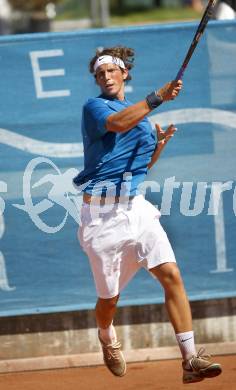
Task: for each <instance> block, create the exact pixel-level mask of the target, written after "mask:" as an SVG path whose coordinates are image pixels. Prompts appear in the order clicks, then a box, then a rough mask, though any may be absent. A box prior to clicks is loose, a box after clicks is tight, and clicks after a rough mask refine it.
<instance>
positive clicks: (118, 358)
mask: <svg viewBox="0 0 236 390" xmlns="http://www.w3.org/2000/svg"><path fill="white" fill-rule="evenodd" d="M98 338H99V341H100V343H101V346H102V350H103V360H104V363H105V365H106V366H107V368H108V370H110V371H111V372H112V374H113V375H115V376H124V375H125V373H126V363H125V359H124V356H123V354H122V352H121V350H120V348H121V343H120V342H119V341H115V342H113V343H111V344H106V343H104V341H103V340H102V339H101V337H100V335H99V332H98Z"/></svg>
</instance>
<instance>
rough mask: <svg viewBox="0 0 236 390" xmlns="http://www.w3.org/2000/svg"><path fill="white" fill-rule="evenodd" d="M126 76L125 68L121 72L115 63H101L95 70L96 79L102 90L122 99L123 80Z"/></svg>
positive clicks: (106, 93)
mask: <svg viewBox="0 0 236 390" xmlns="http://www.w3.org/2000/svg"><path fill="white" fill-rule="evenodd" d="M127 76H128V71H127V69H124V71H123V72H122V70H121V68H120V67H119V66H118V65H115V64H102V65H101V66H99V67H98V69H97V71H96V81H97V84H98V85H99V87H100V88H101V90H102V92H103V93H104V94H105V95H107V96H111V97H115V98H118V99H120V98H121V99H124V96H123V95H124V81H125V80H126V78H127Z"/></svg>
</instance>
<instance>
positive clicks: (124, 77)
mask: <svg viewBox="0 0 236 390" xmlns="http://www.w3.org/2000/svg"><path fill="white" fill-rule="evenodd" d="M128 75H129V71H128V69H123V80H124V81H125V80H127V77H128Z"/></svg>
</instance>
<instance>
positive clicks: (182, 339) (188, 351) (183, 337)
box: [175, 331, 196, 360]
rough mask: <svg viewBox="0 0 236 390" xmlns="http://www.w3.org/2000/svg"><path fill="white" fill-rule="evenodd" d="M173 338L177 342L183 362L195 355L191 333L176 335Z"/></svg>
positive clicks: (192, 334)
mask: <svg viewBox="0 0 236 390" xmlns="http://www.w3.org/2000/svg"><path fill="white" fill-rule="evenodd" d="M175 336H176V339H177V341H178V344H179V347H180V351H181V354H182V357H183V360H189V359H191V357H192V356H193V355H196V348H195V344H194V333H193V331H190V332H183V333H177V334H176V335H175Z"/></svg>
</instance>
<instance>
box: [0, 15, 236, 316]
mask: <svg viewBox="0 0 236 390" xmlns="http://www.w3.org/2000/svg"><path fill="white" fill-rule="evenodd" d="M196 26H197V25H196V23H185V24H174V25H162V26H148V27H138V28H127V29H109V30H88V31H85V32H76V33H57V34H53V33H51V34H36V35H22V36H11V37H2V38H1V39H0V69H1V77H0V101H1V104H0V316H8V315H20V314H27V313H40V312H55V311H68V310H77V309H83V308H92V307H93V306H94V304H95V301H96V293H95V288H94V284H93V279H92V274H91V271H90V269H89V264H88V260H87V257H86V255H85V254H84V253H83V252H82V250H81V248H80V246H79V243H78V241H77V228H78V224H79V222H80V206H81V195H79V196H78V194H76V192H75V189H74V187H73V186H72V184H71V180H72V178H73V177H74V176H75V175H76V173H77V172H78V171H80V170H81V169H82V168H83V146H82V138H81V131H80V122H81V109H82V105H83V104H84V102H85V101H86V99H88V98H89V97H92V96H96V95H98V93H99V91H98V88H97V86H96V84H95V81H94V78H93V76H92V75H91V74H90V73H89V71H88V63H89V61H90V59H91V57H92V56H93V55H94V53H95V50H96V49H97V48H98V47H110V46H113V45H126V46H129V47H132V48H134V49H135V66H134V68H133V70H132V80H131V82H129V84H127V86H126V95H127V98H128V99H129V100H131V101H133V102H137V101H139V100H142V99H144V97H145V96H146V95H147V94H148V93H149V92H151V91H152V90H154V89H157V88H159V87H161V86H162V85H163V84H164V83H165V82H167V81H169V80H171V79H174V78H175V76H176V74H177V71H178V69H179V67H180V65H181V63H182V60H183V58H184V56H185V54H186V51H187V49H188V46H189V44H190V42H191V40H192V37H193V34H194V32H195V29H196ZM149 119H150V121H151V123H152V125H153V127H154V125H155V123H160V124H161V125H162V126H163V127H165V126H167V125H168V124H169V123H174V124H176V125H177V127H178V132H177V133H176V135H175V137H174V139H173V140H171V142H170V143H169V144H168V146H167V148H166V150H165V151H164V153H163V155H162V156H161V159H160V161H158V163H157V164H156V166H154V167H153V168H152V169H151V170H150V172H149V174H148V176H147V180H146V182H145V184H144V186H143V192H144V193H145V196H146V197H147V198H148V199H149V200H151V201H152V203H153V204H155V205H156V206H157V207H159V208H160V210H161V212H162V218H161V222H162V224H163V226H164V228H165V229H166V231H167V233H168V236H169V238H170V241H171V243H172V245H173V248H174V251H175V254H176V257H177V261H178V263H179V266H180V269H181V271H182V275H183V278H184V281H185V285H186V289H187V292H188V295H189V297H190V299H191V300H198V299H209V298H221V297H233V296H236V256H235V254H236V218H235V214H236V190H235V180H236V174H235V167H236V22H235V21H230V22H210V23H209V25H208V27H207V30H206V32H205V33H204V36H203V37H202V39H201V41H200V43H199V45H198V47H197V49H196V52H195V53H194V56H193V58H192V60H191V62H190V64H189V67H188V68H187V71H186V74H185V76H184V88H183V91H182V92H181V94H180V96H179V97H178V98H177V99H176V100H175V101H172V102H169V103H166V104H163V105H162V106H160V107H159V108H158V109H157V110H155V111H153V112H152V114H151V115H150V117H149ZM162 301H163V293H162V290H161V288H160V286H159V285H158V283H157V282H156V281H155V280H154V279H153V278H151V277H150V276H149V275H148V274H147V272H145V271H144V270H141V271H140V272H139V273H138V274H137V275H136V276H135V278H134V279H133V280H132V281H131V283H130V284H129V285H128V286H127V288H126V289H125V290H124V291H123V293H122V295H121V300H120V305H131V304H145V303H154V302H162Z"/></svg>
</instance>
